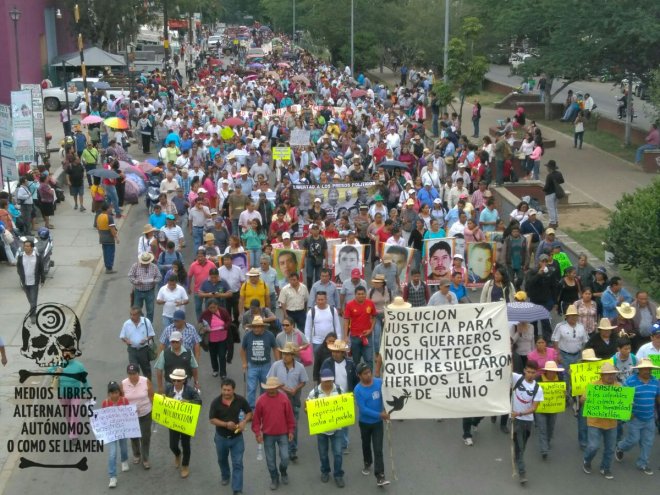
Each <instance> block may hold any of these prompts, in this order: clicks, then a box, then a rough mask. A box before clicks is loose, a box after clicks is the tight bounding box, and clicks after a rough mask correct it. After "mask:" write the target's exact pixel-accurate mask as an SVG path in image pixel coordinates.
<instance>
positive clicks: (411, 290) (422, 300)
mask: <svg viewBox="0 0 660 495" xmlns="http://www.w3.org/2000/svg"><path fill="white" fill-rule="evenodd" d="M430 297H431V294H430V291H429V287H428V285H426V283H425V282H422V274H421V272H420V271H419V269H417V268H413V269H412V270H411V272H410V281H409V282H408V283H407V284H406V285H405V286H404V288H403V300H404V301H406V302H408V303H410V304H411V305H412V307H413V308H419V307H422V306H426V305H427V304H428V302H429V298H430Z"/></svg>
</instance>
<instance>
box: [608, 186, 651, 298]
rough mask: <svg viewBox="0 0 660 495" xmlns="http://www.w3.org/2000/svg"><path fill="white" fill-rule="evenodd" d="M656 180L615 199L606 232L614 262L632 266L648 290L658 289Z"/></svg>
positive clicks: (628, 266)
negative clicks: (614, 207) (614, 209)
mask: <svg viewBox="0 0 660 495" xmlns="http://www.w3.org/2000/svg"><path fill="white" fill-rule="evenodd" d="M658 238H660V180H655V181H654V182H653V184H651V185H650V186H648V187H645V188H643V189H638V190H637V192H635V193H634V194H624V196H623V198H621V199H620V200H619V201H617V202H616V211H615V212H614V213H613V214H612V217H611V220H610V225H609V229H608V231H607V238H606V244H607V249H608V250H609V251H611V252H612V253H614V261H615V263H617V264H619V265H621V266H623V267H625V268H626V269H628V270H631V269H634V270H635V271H636V273H637V274H638V277H639V279H640V281H642V282H644V284H646V285H647V287H648V288H649V290H651V291H654V292H656V293H657V291H659V290H660V246H659V245H658V242H657V240H658Z"/></svg>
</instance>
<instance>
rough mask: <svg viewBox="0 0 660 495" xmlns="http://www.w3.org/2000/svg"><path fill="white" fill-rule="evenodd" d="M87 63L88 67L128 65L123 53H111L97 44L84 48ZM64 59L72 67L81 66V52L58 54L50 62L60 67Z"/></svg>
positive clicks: (53, 65) (52, 65) (51, 64)
mask: <svg viewBox="0 0 660 495" xmlns="http://www.w3.org/2000/svg"><path fill="white" fill-rule="evenodd" d="M83 55H84V57H85V65H86V66H88V67H106V66H109V67H121V66H124V65H126V61H125V60H124V57H123V55H117V54H114V53H109V52H106V51H104V50H101V49H100V48H98V47H96V46H92V47H90V48H85V50H83ZM62 61H64V63H65V64H66V65H67V66H70V67H80V65H81V64H80V52H71V53H66V54H64V55H58V56H57V57H55V58H54V59H53V60H52V62H51V63H50V66H51V67H59V66H61V65H62Z"/></svg>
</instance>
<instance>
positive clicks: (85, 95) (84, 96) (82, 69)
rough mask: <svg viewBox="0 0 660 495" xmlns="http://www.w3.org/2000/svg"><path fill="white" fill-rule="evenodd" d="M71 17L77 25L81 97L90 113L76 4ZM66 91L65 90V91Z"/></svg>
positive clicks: (83, 46) (78, 12)
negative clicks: (81, 85)
mask: <svg viewBox="0 0 660 495" xmlns="http://www.w3.org/2000/svg"><path fill="white" fill-rule="evenodd" d="M73 17H74V19H75V21H76V26H77V27H78V51H79V52H80V73H81V75H82V80H83V98H84V99H85V104H86V105H87V113H90V111H91V110H90V107H89V99H88V98H87V67H86V66H85V53H84V49H85V44H84V43H83V37H82V31H81V29H80V9H79V8H78V4H76V6H75V7H74V9H73ZM65 93H66V91H65Z"/></svg>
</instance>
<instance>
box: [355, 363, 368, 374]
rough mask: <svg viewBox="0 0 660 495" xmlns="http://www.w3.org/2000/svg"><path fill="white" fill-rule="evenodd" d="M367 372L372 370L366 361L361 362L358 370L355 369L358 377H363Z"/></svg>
mask: <svg viewBox="0 0 660 495" xmlns="http://www.w3.org/2000/svg"><path fill="white" fill-rule="evenodd" d="M367 370H371V368H370V367H369V365H368V364H367V363H365V362H364V361H361V362H360V364H358V365H357V368H356V369H355V371H356V372H357V374H358V375H361V374H362V373H364V372H365V371H367Z"/></svg>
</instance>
